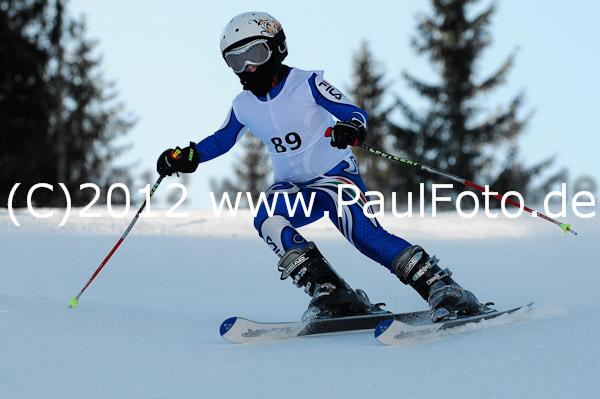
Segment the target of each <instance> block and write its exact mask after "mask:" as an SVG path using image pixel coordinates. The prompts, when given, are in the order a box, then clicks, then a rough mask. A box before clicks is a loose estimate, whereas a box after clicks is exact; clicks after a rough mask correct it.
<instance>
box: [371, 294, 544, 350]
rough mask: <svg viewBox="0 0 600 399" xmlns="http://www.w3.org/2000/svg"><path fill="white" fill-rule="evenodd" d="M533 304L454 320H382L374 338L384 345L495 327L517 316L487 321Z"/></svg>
mask: <svg viewBox="0 0 600 399" xmlns="http://www.w3.org/2000/svg"><path fill="white" fill-rule="evenodd" d="M532 306H533V302H531V303H528V304H527V305H524V306H519V307H516V308H513V309H509V310H504V311H497V310H495V311H493V312H490V313H484V314H481V315H477V316H471V317H463V318H458V319H454V320H448V321H442V322H438V323H432V322H431V321H429V320H421V321H417V322H411V321H405V320H393V319H392V320H384V321H382V322H381V323H380V324H379V325H378V326H377V327H376V328H375V332H374V333H375V338H376V339H377V340H378V341H379V342H381V343H383V344H386V345H398V344H401V343H406V342H412V341H414V340H422V339H427V338H432V337H437V336H439V335H442V333H441V332H442V331H444V330H448V333H450V334H453V333H463V332H470V331H475V330H480V329H482V328H486V327H496V326H500V325H506V324H511V323H514V322H517V321H518V320H519V319H518V318H503V319H502V320H500V319H498V320H497V323H492V324H490V323H489V322H488V321H489V320H492V319H496V318H498V317H499V316H503V315H509V314H515V313H517V312H519V311H526V310H529V309H530V308H531V307H532ZM467 325H469V326H471V325H472V326H473V327H474V328H473V329H470V328H466V329H465V330H464V331H459V330H455V331H450V330H452V329H455V328H457V327H460V326H467Z"/></svg>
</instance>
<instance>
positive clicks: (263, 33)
mask: <svg viewBox="0 0 600 399" xmlns="http://www.w3.org/2000/svg"><path fill="white" fill-rule="evenodd" d="M221 55H222V56H223V58H224V59H225V62H226V63H227V65H229V66H230V67H231V68H232V69H233V70H234V72H236V73H240V72H242V71H243V70H244V68H245V67H246V65H262V64H264V63H265V62H267V61H268V60H269V59H270V58H271V57H273V58H274V60H275V61H277V62H279V63H281V61H283V59H284V58H285V57H286V56H287V45H286V43H285V34H284V33H283V29H282V27H281V23H279V21H278V20H276V19H275V18H274V17H273V16H271V15H270V14H268V13H266V12H259V11H250V12H245V13H242V14H239V15H236V16H235V17H233V18H232V19H231V21H229V23H228V24H227V25H226V26H225V29H223V33H221Z"/></svg>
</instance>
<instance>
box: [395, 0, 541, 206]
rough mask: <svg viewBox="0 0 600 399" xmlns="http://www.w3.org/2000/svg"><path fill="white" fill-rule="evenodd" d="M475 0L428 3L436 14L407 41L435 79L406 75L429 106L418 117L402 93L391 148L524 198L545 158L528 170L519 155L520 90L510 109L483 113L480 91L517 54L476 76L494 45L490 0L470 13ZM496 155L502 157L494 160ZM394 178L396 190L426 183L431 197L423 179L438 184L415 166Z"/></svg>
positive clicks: (523, 121)
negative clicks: (399, 120)
mask: <svg viewBox="0 0 600 399" xmlns="http://www.w3.org/2000/svg"><path fill="white" fill-rule="evenodd" d="M476 2H478V0H432V5H433V10H434V11H433V15H429V16H424V17H423V18H422V19H421V22H420V23H419V25H418V27H417V36H416V37H414V38H413V40H412V46H413V47H414V48H415V49H416V51H417V52H418V54H421V55H427V56H428V58H429V60H430V61H431V63H432V64H433V66H434V67H435V68H436V71H437V72H438V73H439V83H427V82H424V81H422V80H420V79H418V78H416V77H415V76H413V75H411V74H410V73H408V72H404V73H403V76H404V78H405V80H406V81H407V82H408V84H409V85H410V87H412V88H413V89H414V90H416V92H417V93H418V94H419V95H421V96H422V97H424V98H425V99H426V100H427V101H428V102H429V104H430V105H429V108H428V110H427V111H426V112H425V113H423V114H420V113H418V112H416V111H415V110H414V109H413V108H412V107H410V106H409V105H408V104H407V103H406V102H405V101H404V100H403V99H401V98H400V99H399V108H400V110H401V111H402V114H403V115H404V116H405V118H406V120H407V123H406V124H405V125H400V126H398V125H396V126H393V127H392V133H393V134H394V135H395V137H396V138H397V142H396V148H397V149H398V150H401V151H404V153H407V155H408V157H409V158H411V159H414V160H415V161H420V162H422V163H426V164H430V165H432V166H436V167H438V168H440V169H443V170H446V171H448V172H450V173H453V174H456V175H459V176H462V177H464V178H466V179H468V180H473V181H479V182H488V184H489V182H491V184H490V186H491V189H492V190H494V191H499V192H506V191H510V190H515V189H520V190H522V191H521V193H522V194H524V195H526V192H527V189H528V188H529V185H530V183H531V180H532V179H533V178H534V177H535V176H536V175H538V174H539V173H540V172H541V171H542V170H543V169H544V168H545V166H547V165H548V162H547V161H545V162H542V163H540V164H539V165H536V166H534V167H531V168H525V167H524V166H523V165H521V164H520V163H519V161H518V159H517V158H516V139H517V138H518V136H519V134H520V133H521V132H522V131H523V129H524V128H525V126H526V125H527V123H528V121H529V119H530V117H531V113H529V114H528V115H525V116H523V117H521V116H520V111H521V108H522V105H523V98H524V95H523V93H519V94H517V95H516V96H515V97H514V98H513V99H512V100H511V101H510V103H509V104H508V105H507V106H505V107H503V108H501V109H499V110H497V111H495V112H493V113H488V114H485V111H486V110H485V108H484V107H483V106H482V105H481V102H480V99H481V96H482V95H483V94H485V93H489V92H490V91H492V90H493V89H495V88H497V87H498V86H500V85H502V84H503V83H504V82H505V81H506V76H507V74H508V72H509V71H510V69H511V67H512V65H513V62H514V58H515V54H514V53H513V54H511V55H509V56H508V57H507V58H506V60H505V61H504V63H503V64H502V65H501V66H500V67H499V68H498V69H497V70H496V71H495V72H494V73H493V74H492V75H491V76H488V77H486V78H484V79H479V78H478V76H477V73H476V72H477V66H478V63H477V62H478V60H479V59H480V57H481V55H482V52H483V50H484V49H485V48H486V47H487V46H488V45H489V44H490V43H491V36H490V33H489V25H490V19H491V17H492V15H493V14H494V11H495V4H494V3H492V4H491V5H489V6H488V7H487V8H485V10H484V11H482V12H480V13H477V14H475V15H473V16H470V15H472V14H473V12H472V9H471V7H470V6H471V5H472V3H476ZM510 154H512V156H511V155H510ZM500 157H504V161H499V158H500ZM499 165H501V166H499ZM498 169H500V170H498ZM399 179H400V182H399V184H398V186H397V187H396V190H398V191H411V192H413V193H418V192H419V191H418V190H419V183H421V182H425V183H426V185H425V186H426V189H427V193H428V194H429V190H428V189H429V188H430V184H427V183H432V182H437V180H436V179H435V178H434V177H431V176H424V175H422V174H420V173H419V172H417V171H416V170H404V171H403V173H402V176H400V177H399ZM484 184H485V183H484ZM456 189H459V190H463V189H464V188H463V187H456ZM426 198H430V195H426Z"/></svg>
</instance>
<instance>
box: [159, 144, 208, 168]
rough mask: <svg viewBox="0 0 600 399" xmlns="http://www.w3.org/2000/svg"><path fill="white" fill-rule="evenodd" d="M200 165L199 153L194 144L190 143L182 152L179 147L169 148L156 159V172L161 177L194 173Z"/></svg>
mask: <svg viewBox="0 0 600 399" xmlns="http://www.w3.org/2000/svg"><path fill="white" fill-rule="evenodd" d="M199 163H200V153H199V152H198V151H197V150H196V143H193V142H191V141H190V146H189V147H185V148H184V149H183V150H182V149H181V148H179V147H177V148H175V149H172V148H169V149H168V150H166V151H165V152H163V153H162V154H160V157H158V162H156V171H157V172H158V174H159V175H161V176H171V175H172V174H173V173H177V175H179V173H178V172H182V173H192V172H195V171H196V169H197V168H198V164H199Z"/></svg>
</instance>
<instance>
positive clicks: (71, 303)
mask: <svg viewBox="0 0 600 399" xmlns="http://www.w3.org/2000/svg"><path fill="white" fill-rule="evenodd" d="M163 178H164V176H160V177H159V178H158V180H156V183H154V187H152V190H150V196H149V197H152V194H154V192H155V191H156V189H157V188H158V185H159V184H160V182H161V181H162V179H163ZM149 197H148V199H149ZM144 208H146V200H144V203H143V204H142V206H141V207H140V209H139V210H138V211H137V213H136V214H135V216H134V218H133V220H132V221H131V223H130V224H129V227H127V229H126V230H125V232H124V233H123V235H122V236H121V238H119V241H117V243H116V244H115V246H114V247H113V249H112V250H111V251H110V252H109V253H108V255H107V256H106V258H104V260H103V261H102V263H101V264H100V266H98V268H97V269H96V271H95V272H94V274H92V277H90V279H89V280H88V282H87V283H86V284H85V285H84V286H83V288H82V289H81V291H79V294H77V296H76V297H75V298H71V299H70V300H69V307H68V309H71V308H73V307H75V306H77V305H79V297H80V296H81V294H83V292H84V291H85V290H86V289H87V287H89V285H90V284H91V283H92V281H94V279H95V278H96V276H97V275H98V273H100V270H102V268H103V267H104V265H106V263H107V262H108V260H109V259H110V257H111V256H112V255H113V254H114V253H115V251H116V250H117V248H119V246H120V245H121V243H122V242H123V240H125V237H127V235H128V234H129V232H130V231H131V229H132V228H133V225H134V224H135V222H137V220H138V218H139V217H140V214H141V213H142V211H143V210H144Z"/></svg>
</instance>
